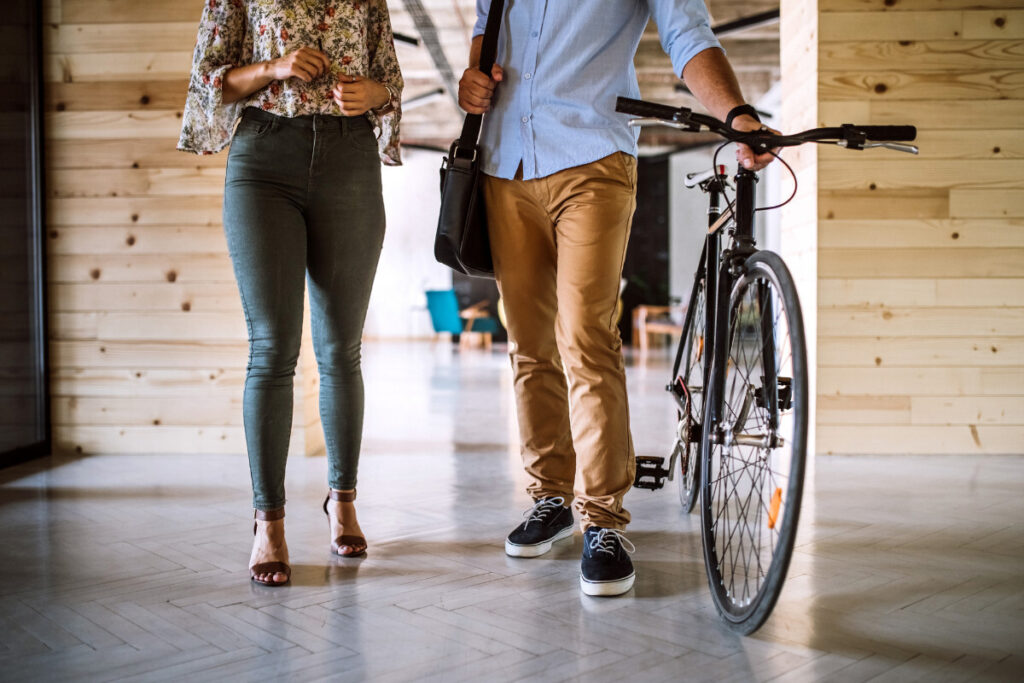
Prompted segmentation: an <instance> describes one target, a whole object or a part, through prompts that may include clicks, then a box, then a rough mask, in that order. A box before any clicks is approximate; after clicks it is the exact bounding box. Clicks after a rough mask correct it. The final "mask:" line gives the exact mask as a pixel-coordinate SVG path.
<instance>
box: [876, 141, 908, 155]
mask: <svg viewBox="0 0 1024 683" xmlns="http://www.w3.org/2000/svg"><path fill="white" fill-rule="evenodd" d="M870 147H884V148H885V149H891V150H893V151H894V152H906V153H907V154H917V153H919V152H920V151H921V150H919V149H918V148H917V145H905V144H903V143H901V142H869V143H867V144H865V145H864V149H868V148H870Z"/></svg>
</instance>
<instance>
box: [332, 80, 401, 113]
mask: <svg viewBox="0 0 1024 683" xmlns="http://www.w3.org/2000/svg"><path fill="white" fill-rule="evenodd" d="M331 96H332V97H333V98H334V101H335V102H337V103H338V106H339V107H341V113H342V114H344V115H345V116H359V115H360V114H365V113H366V112H368V111H369V110H371V109H378V108H379V107H383V106H384V105H385V104H387V103H388V102H389V101H390V100H391V93H389V92H388V89H387V88H385V87H384V86H383V85H381V84H380V83H378V82H377V81H374V80H371V79H369V78H363V77H362V76H349V75H347V74H342V75H341V76H339V77H338V84H337V85H336V86H334V88H333V89H332V90H331Z"/></svg>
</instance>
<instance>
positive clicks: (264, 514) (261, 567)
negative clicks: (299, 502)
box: [249, 508, 292, 586]
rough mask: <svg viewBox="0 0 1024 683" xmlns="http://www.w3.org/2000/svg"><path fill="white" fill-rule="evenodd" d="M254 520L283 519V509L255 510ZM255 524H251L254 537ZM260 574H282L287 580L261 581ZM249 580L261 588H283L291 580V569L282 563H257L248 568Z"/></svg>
mask: <svg viewBox="0 0 1024 683" xmlns="http://www.w3.org/2000/svg"><path fill="white" fill-rule="evenodd" d="M253 517H254V518H255V519H258V520H259V521H261V522H274V521H277V520H279V519H284V508H278V509H277V510H256V511H255V512H254V514H253ZM256 528H257V527H256V522H253V523H252V535H253V536H255V535H256ZM260 574H271V575H273V574H284V575H285V576H286V577H287V578H286V579H285V580H284V581H261V580H259V579H258V578H256V577H258V576H259V575H260ZM249 580H250V581H252V582H253V583H258V584H260V585H261V586H283V585H285V584H286V583H288V582H289V581H291V580H292V568H291V567H289V566H288V565H287V564H286V563H284V562H257V563H256V564H254V565H253V566H251V567H249Z"/></svg>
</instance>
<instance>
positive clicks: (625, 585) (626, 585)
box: [580, 574, 636, 596]
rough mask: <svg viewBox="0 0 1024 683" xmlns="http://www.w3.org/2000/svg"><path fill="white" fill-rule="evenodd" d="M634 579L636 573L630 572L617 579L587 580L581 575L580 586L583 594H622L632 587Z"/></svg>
mask: <svg viewBox="0 0 1024 683" xmlns="http://www.w3.org/2000/svg"><path fill="white" fill-rule="evenodd" d="M634 581H636V574H630V575H629V576H627V577H626V578H624V579H618V580H617V581H587V580H586V579H584V578H583V577H582V576H581V577H580V588H581V589H582V590H583V593H584V594H585V595H605V596H609V595H622V594H623V593H625V592H627V591H628V590H629V589H630V588H632V587H633V582H634Z"/></svg>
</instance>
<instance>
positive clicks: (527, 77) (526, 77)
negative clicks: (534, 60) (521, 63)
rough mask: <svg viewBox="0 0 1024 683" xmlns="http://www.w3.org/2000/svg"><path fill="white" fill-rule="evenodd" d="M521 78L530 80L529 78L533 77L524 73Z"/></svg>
mask: <svg viewBox="0 0 1024 683" xmlns="http://www.w3.org/2000/svg"><path fill="white" fill-rule="evenodd" d="M523 78H525V79H526V80H530V79H531V78H533V74H526V75H524V76H523Z"/></svg>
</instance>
